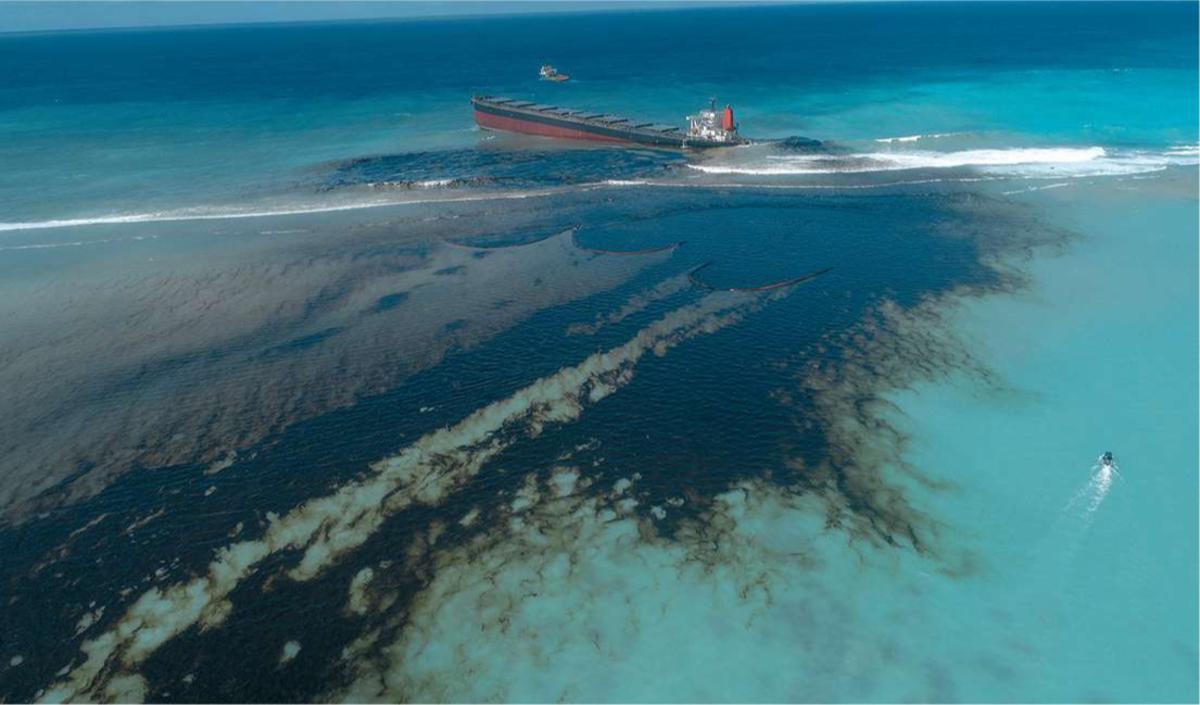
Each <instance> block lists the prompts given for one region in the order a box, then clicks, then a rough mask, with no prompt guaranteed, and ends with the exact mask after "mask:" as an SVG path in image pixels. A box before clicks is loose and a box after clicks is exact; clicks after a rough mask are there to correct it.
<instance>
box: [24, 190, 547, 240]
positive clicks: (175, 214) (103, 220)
mask: <svg viewBox="0 0 1200 705" xmlns="http://www.w3.org/2000/svg"><path fill="white" fill-rule="evenodd" d="M556 192H557V190H546V191H542V192H536V191H520V192H511V193H487V194H477V195H471V196H447V197H442V198H419V199H391V200H372V201H355V202H352V203H337V204H321V205H312V206H297V207H283V208H276V209H267V210H254V211H239V210H231V209H182V210H175V211H156V212H151V213H128V214H124V215H106V216H97V217H94V218H64V219H60V220H34V221H24V222H13V223H3V222H0V232H7V231H12V230H44V229H49V228H72V227H79V226H83V225H117V224H121V223H163V222H176V221H191V220H227V219H228V220H234V219H239V218H269V217H271V216H279V215H305V214H309V213H333V212H337V211H352V210H360V209H366V208H384V207H387V206H411V205H417V204H422V203H459V202H463V201H491V200H513V199H523V198H533V197H536V196H545V195H549V194H550V193H556Z"/></svg>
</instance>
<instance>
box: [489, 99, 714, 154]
mask: <svg viewBox="0 0 1200 705" xmlns="http://www.w3.org/2000/svg"><path fill="white" fill-rule="evenodd" d="M471 103H472V104H473V105H474V106H475V109H476V111H477V112H480V111H482V112H484V113H488V114H490V115H495V116H499V117H501V118H505V119H509V120H518V121H530V122H533V123H537V124H540V125H547V126H551V127H553V128H557V129H564V130H568V131H576V132H580V133H586V134H587V135H588V136H587V137H585V139H598V140H603V141H617V142H633V143H637V144H645V145H651V146H659V147H698V148H705V147H726V146H730V145H731V144H738V143H727V142H713V141H708V140H701V139H694V138H689V137H688V135H687V133H685V132H684V131H683V130H681V129H680V128H678V127H673V126H671V125H660V124H656V123H654V122H646V121H644V120H634V119H632V118H627V117H623V116H620V115H611V114H608V113H598V112H595V111H588V110H577V109H573V108H561V107H559V106H557V105H543V104H539V103H536V102H533V101H528V100H518V99H514V98H505V97H502V96H490V95H477V96H475V97H474V98H472V99H471ZM481 124H483V123H481ZM499 129H503V128H499ZM514 131H517V132H521V131H523V130H520V129H516V130H514ZM535 134H536V132H535ZM564 136H565V135H564Z"/></svg>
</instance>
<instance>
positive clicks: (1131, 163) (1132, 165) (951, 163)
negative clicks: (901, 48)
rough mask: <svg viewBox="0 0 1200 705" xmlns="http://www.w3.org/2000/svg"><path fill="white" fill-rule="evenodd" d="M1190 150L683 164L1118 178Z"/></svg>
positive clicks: (759, 170) (1181, 157)
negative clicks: (954, 170)
mask: <svg viewBox="0 0 1200 705" xmlns="http://www.w3.org/2000/svg"><path fill="white" fill-rule="evenodd" d="M1196 163H1198V162H1197V153H1196V151H1195V150H1191V149H1190V148H1173V149H1171V150H1169V151H1166V152H1161V153H1154V152H1137V151H1131V152H1110V151H1109V150H1106V149H1105V148H1103V147H1098V146H1092V147H1027V148H1026V147H1022V148H1004V149H967V150H959V151H951V152H938V151H932V150H911V151H892V152H864V153H858V154H846V155H840V154H839V155H833V154H802V155H768V156H767V157H766V158H765V159H762V160H759V161H756V162H748V163H728V164H721V163H708V164H689V165H688V166H689V168H692V169H696V170H698V171H702V172H705V173H708V174H742V175H749V176H786V175H806V174H862V173H873V172H889V171H907V170H914V169H955V168H973V169H976V170H978V171H982V172H984V173H988V174H994V175H998V176H1016V177H1033V178H1039V177H1042V178H1045V177H1049V178H1058V177H1069V178H1073V177H1083V176H1118V175H1129V174H1143V173H1150V172H1155V171H1162V170H1164V169H1166V168H1168V167H1169V166H1178V165H1194V164H1196Z"/></svg>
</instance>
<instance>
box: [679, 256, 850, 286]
mask: <svg viewBox="0 0 1200 705" xmlns="http://www.w3.org/2000/svg"><path fill="white" fill-rule="evenodd" d="M710 264H712V262H711V261H709V262H705V263H704V264H701V265H699V266H697V267H693V268H692V269H691V270H689V271H688V281H689V282H691V283H692V285H693V286H696V287H698V288H701V289H704V290H705V291H735V292H739V293H754V292H758V291H771V290H773V289H783V288H785V287H789V286H795V285H796V284H803V283H804V282H806V281H810V280H812V279H816V278H817V277H819V276H821V275H823V274H828V273H829V272H831V271H833V267H825V268H824V269H818V270H817V271H815V272H809V273H808V274H804V275H802V276H799V277H796V278H795V279H784V280H783V281H778V282H772V283H770V284H764V285H762V286H731V287H716V286H713V285H712V284H709V283H708V282H705V281H704V280H702V279H700V278H699V277H697V276H696V274H697V273H699V272H700V270H702V269H704V268H705V267H707V266H709V265H710Z"/></svg>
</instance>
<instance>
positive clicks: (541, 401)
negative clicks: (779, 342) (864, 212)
mask: <svg viewBox="0 0 1200 705" xmlns="http://www.w3.org/2000/svg"><path fill="white" fill-rule="evenodd" d="M787 295H788V292H787V291H786V290H784V291H778V292H772V293H769V294H760V295H755V294H739V293H729V292H713V293H709V294H706V295H705V296H703V297H701V298H700V300H699V301H696V302H695V303H692V304H688V305H685V306H682V307H680V308H677V309H675V310H673V311H670V312H668V313H667V314H665V315H664V316H663V317H661V318H659V319H658V320H657V321H655V322H653V323H651V324H649V325H648V326H646V327H644V328H642V329H641V330H639V331H638V332H637V333H636V334H635V335H634V336H633V337H632V338H630V339H629V340H628V341H626V342H625V343H624V344H623V345H618V346H616V347H613V348H609V349H607V350H604V351H600V352H596V353H593V354H591V355H589V356H588V357H586V358H585V359H583V360H581V361H579V362H578V363H577V364H575V365H568V366H565V367H562V368H560V369H559V370H557V371H556V372H554V373H552V374H549V375H547V376H545V377H541V378H539V379H537V380H535V381H533V382H532V383H531V384H529V385H528V386H526V387H524V388H522V389H519V390H517V391H516V392H514V393H513V394H512V395H510V396H509V397H506V398H503V399H499V400H496V401H493V402H491V403H489V404H485V405H484V406H481V407H480V408H478V409H476V410H475V411H474V412H473V413H471V414H469V415H468V416H466V417H465V418H463V419H462V420H460V421H459V422H458V423H456V424H454V425H452V426H446V427H443V428H441V429H438V430H436V431H431V432H430V433H428V434H426V435H425V436H422V437H421V438H419V439H418V440H417V441H416V442H414V443H413V444H411V445H409V446H408V447H406V448H405V449H403V450H402V451H401V452H400V453H399V454H397V455H393V456H390V457H386V458H383V459H380V460H378V461H376V462H374V463H372V464H371V466H370V469H369V471H368V472H367V473H366V474H365V475H364V476H362V477H360V478H358V479H354V480H351V481H348V482H346V483H344V484H342V485H341V486H339V487H337V488H336V489H334V491H333V492H331V493H330V494H327V495H324V496H319V497H314V498H311V499H309V500H307V501H305V502H304V503H302V504H300V505H299V506H297V507H295V508H293V509H292V510H291V511H289V512H288V513H286V514H284V515H274V514H271V515H268V521H267V525H266V527H265V528H264V530H263V533H262V534H261V535H259V536H257V537H256V538H251V539H244V540H241V541H235V542H232V543H230V544H227V545H225V546H223V547H221V548H219V549H217V550H216V551H215V553H214V554H213V557H212V560H211V562H210V563H209V564H208V565H207V566H206V567H202V568H200V570H199V571H197V572H196V573H194V574H193V575H192V577H190V578H186V579H184V580H181V581H179V582H176V583H174V584H171V585H155V586H153V587H150V588H149V589H148V590H146V592H144V593H143V594H142V595H141V596H140V597H138V598H137V599H136V600H134V601H133V603H132V604H129V605H128V606H126V607H125V611H124V613H123V614H122V615H121V616H120V617H119V618H118V619H116V620H115V621H113V622H109V623H108V624H107V625H105V628H106V631H104V632H103V633H100V634H97V635H95V636H92V637H91V638H88V639H85V640H84V641H83V643H82V644H81V645H80V650H81V651H82V653H83V655H84V658H83V659H82V660H81V661H80V660H73V662H72V663H71V664H68V667H67V668H66V669H64V671H63V672H62V675H61V676H60V679H59V680H58V681H57V682H55V683H53V684H52V685H50V686H49V687H48V688H47V689H46V690H45V691H44V692H39V693H38V694H37V696H35V697H36V699H37V700H38V701H39V702H64V701H72V700H108V701H118V702H131V701H141V700H144V699H145V696H146V694H147V690H148V688H147V686H148V684H147V682H146V678H145V676H144V675H143V674H142V673H141V671H140V669H141V666H142V664H143V663H145V661H146V660H147V659H148V658H150V657H151V656H152V655H153V654H154V653H155V652H157V651H158V649H159V648H161V647H162V646H163V645H164V644H166V643H167V642H169V641H171V640H173V639H174V638H175V637H177V636H179V635H181V634H183V633H184V632H187V631H189V630H193V629H198V630H200V631H203V630H206V629H212V628H215V627H217V626H219V625H221V624H222V623H223V622H224V621H225V620H226V618H227V617H228V616H229V615H230V614H231V613H232V611H233V607H234V605H233V600H232V595H233V593H234V592H235V590H236V589H237V588H238V587H239V586H240V585H242V584H243V583H244V581H246V580H247V578H249V577H250V576H251V575H253V574H255V573H257V572H258V571H259V570H260V569H262V568H263V564H264V562H266V561H267V560H268V559H269V558H270V557H271V556H277V555H279V554H282V553H291V552H297V553H299V554H301V555H300V559H299V561H298V562H296V563H294V564H292V566H291V567H290V569H288V568H284V569H283V570H282V573H281V576H286V577H287V578H290V579H292V580H294V581H297V582H302V581H306V580H310V579H312V578H313V577H315V576H317V575H318V574H320V573H321V572H322V571H324V570H325V569H326V568H328V567H329V566H331V565H333V564H335V563H337V562H338V561H340V560H341V559H342V558H343V557H345V556H346V555H348V554H350V553H351V552H352V551H354V550H355V549H357V548H358V547H359V546H361V545H362V544H363V543H364V542H365V541H366V540H367V539H368V538H369V537H370V536H372V535H373V534H374V533H375V532H376V531H377V530H378V529H379V528H380V527H381V526H382V525H383V524H384V522H386V521H387V520H388V518H390V517H392V516H394V515H396V514H397V513H399V512H402V511H404V510H406V509H408V508H410V507H412V506H414V505H415V506H437V505H439V504H441V503H442V502H443V501H444V500H445V499H446V498H447V497H449V496H450V495H451V494H453V493H454V492H456V491H457V490H458V489H460V488H461V487H462V486H463V485H464V484H465V483H467V482H468V481H469V480H470V479H471V478H473V477H475V476H476V475H478V474H479V473H480V472H482V471H483V470H484V469H485V466H486V464H487V463H488V461H490V460H492V459H493V458H494V457H495V456H496V455H497V454H499V453H500V452H502V451H503V450H505V449H506V448H508V447H509V446H511V445H512V444H513V443H515V442H517V440H518V439H520V438H522V437H526V438H528V437H533V436H536V435H538V434H540V433H542V432H543V431H544V430H547V429H549V428H553V427H562V426H564V425H566V424H569V423H572V422H574V421H576V420H578V419H579V418H580V417H581V416H582V414H583V412H584V410H585V409H586V408H588V407H591V406H593V405H594V404H596V403H598V402H600V401H601V400H603V399H605V398H606V397H608V396H609V395H611V394H613V393H615V392H617V391H618V390H620V389H621V388H622V387H624V386H626V385H627V384H629V382H630V381H632V379H633V377H634V374H635V370H636V368H637V365H638V362H639V361H640V360H641V359H642V358H643V357H645V356H646V355H656V356H661V355H665V354H666V353H667V351H669V350H670V349H672V348H674V347H676V346H678V345H681V344H683V343H685V342H687V341H689V340H691V339H693V338H696V337H699V336H702V335H707V334H710V333H714V332H716V331H718V330H721V329H722V328H725V327H726V326H730V325H734V324H736V323H738V322H739V321H741V320H742V319H743V318H744V317H745V316H746V315H748V314H750V313H752V312H754V311H757V310H759V309H760V308H761V307H762V306H763V305H765V304H766V303H767V302H770V301H774V300H776V299H779V298H782V297H784V296H787Z"/></svg>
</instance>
